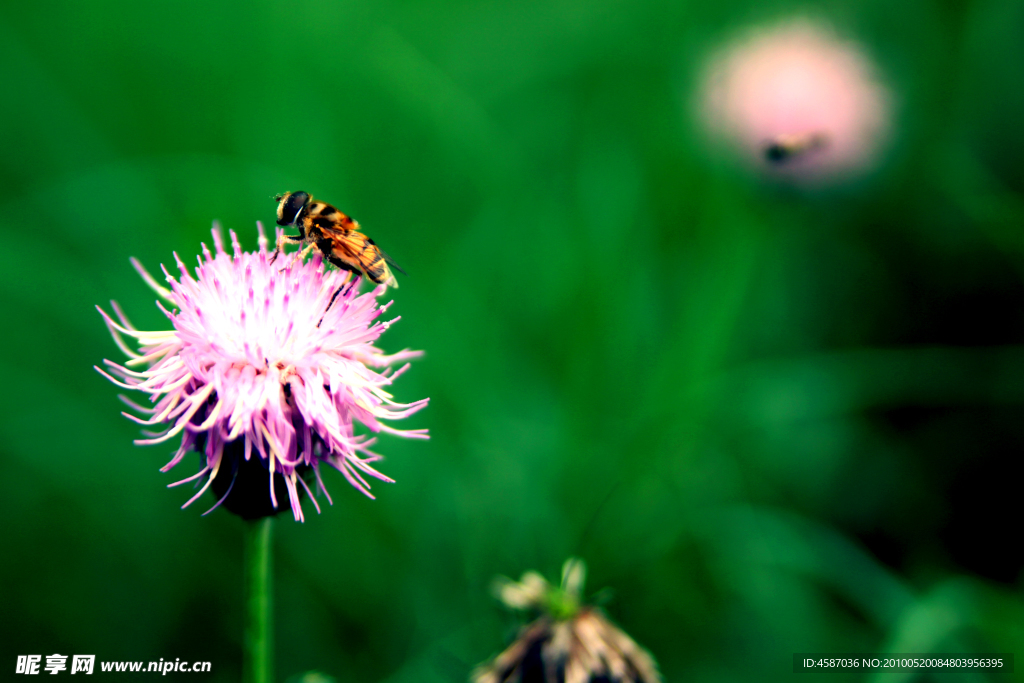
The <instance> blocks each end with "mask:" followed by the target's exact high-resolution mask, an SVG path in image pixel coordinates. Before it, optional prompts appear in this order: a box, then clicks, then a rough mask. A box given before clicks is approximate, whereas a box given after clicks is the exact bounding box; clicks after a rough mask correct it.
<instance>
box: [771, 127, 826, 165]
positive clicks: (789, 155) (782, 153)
mask: <svg viewBox="0 0 1024 683" xmlns="http://www.w3.org/2000/svg"><path fill="white" fill-rule="evenodd" d="M827 144H828V138H827V137H825V136H824V135H822V134H821V133H805V134H800V135H779V136H777V137H775V138H773V139H771V140H769V141H768V142H766V143H765V145H764V158H765V159H766V160H768V161H769V162H771V163H773V164H781V163H785V162H787V161H791V160H793V159H796V158H798V157H802V156H804V155H806V154H809V153H810V152H814V151H816V150H819V149H821V148H822V147H824V146H825V145H827Z"/></svg>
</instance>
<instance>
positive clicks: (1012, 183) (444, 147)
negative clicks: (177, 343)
mask: <svg viewBox="0 0 1024 683" xmlns="http://www.w3.org/2000/svg"><path fill="white" fill-rule="evenodd" d="M807 11H810V12H812V14H813V16H816V17H819V18H822V19H825V20H828V21H830V22H831V23H832V24H833V25H834V26H835V27H836V28H837V30H838V31H839V32H840V33H841V34H842V35H843V36H846V37H849V38H853V39H856V40H858V41H859V42H860V43H861V44H862V45H863V46H864V47H865V48H866V49H867V50H868V52H869V53H870V54H871V55H872V57H873V58H874V60H875V61H876V63H877V67H878V72H879V74H880V75H881V77H882V79H883V80H884V82H885V83H886V84H887V85H888V87H889V88H890V89H891V90H892V91H893V93H894V96H895V101H896V102H897V104H898V106H897V108H896V119H895V121H894V124H893V135H892V139H891V143H890V145H889V146H888V147H887V148H886V154H885V156H884V157H883V158H882V159H881V160H880V163H879V166H878V168H877V170H876V171H875V172H874V173H873V174H871V175H869V176H866V177H863V178H861V179H859V180H858V181H856V182H851V183H846V184H844V185H840V186H835V187H831V188H825V189H821V190H818V191H814V192H810V191H803V190H799V189H795V188H792V187H788V186H785V185H782V184H779V183H772V182H765V181H763V180H762V179H759V178H758V177H757V175H756V174H751V173H747V172H744V171H742V170H740V167H739V166H738V165H737V164H735V163H733V162H731V161H729V159H728V158H726V157H725V156H722V155H721V154H720V153H718V152H715V151H714V150H713V149H711V148H709V147H708V146H707V145H706V144H705V143H704V140H703V138H704V133H703V132H702V130H701V129H700V128H699V126H698V125H697V123H696V122H695V119H694V116H693V115H692V97H693V95H692V93H693V92H694V91H695V89H696V88H697V80H698V78H699V74H700V72H701V68H702V64H703V60H704V59H705V58H706V56H707V55H708V54H711V53H712V52H713V51H714V50H716V49H717V46H719V45H720V44H721V43H722V42H723V41H726V40H728V39H729V38H730V37H731V36H732V35H734V33H735V32H736V31H742V30H743V29H744V28H745V27H748V26H751V25H755V24H758V23H761V22H771V21H775V20H778V19H783V18H785V17H789V16H793V15H799V14H802V13H805V12H807ZM0 82H2V83H3V95H2V98H0V129H2V131H3V147H2V151H0V201H2V210H0V215H2V216H3V218H2V221H3V225H4V234H5V236H6V240H5V248H4V249H3V250H2V252H0V262H2V267H0V286H2V293H0V303H2V305H3V310H2V311H0V315H2V319H3V321H4V334H3V341H2V343H3V353H2V354H0V363H2V364H3V377H4V379H5V386H6V387H7V390H6V391H4V392H3V393H2V394H0V401H2V407H0V416H2V417H0V426H2V434H0V453H2V460H0V473H2V476H0V501H2V503H0V515H2V517H0V528H2V532H0V533H2V536H0V538H2V548H3V550H2V558H3V559H2V560H0V585H2V586H3V588H2V590H0V612H2V615H3V619H2V620H0V623H2V626H0V643H2V646H0V649H2V650H3V659H2V663H0V666H2V667H3V668H4V669H5V670H7V671H8V672H10V671H12V669H11V668H10V667H13V666H14V660H15V656H16V655H17V654H33V653H35V654H43V655H46V654H52V653H55V652H57V653H62V654H96V655H97V658H98V659H99V660H118V659H126V660H156V659H159V658H161V657H162V658H165V659H172V660H173V659H174V658H181V659H187V660H208V661H211V662H212V663H213V673H212V675H210V676H208V677H206V678H205V679H204V677H203V676H199V675H192V676H186V675H184V674H179V675H178V677H190V678H192V679H194V680H211V681H233V680H237V679H238V678H239V675H240V659H241V654H240V652H241V632H242V623H241V622H242V613H241V607H242V605H241V583H240V582H241V528H242V523H241V522H240V521H239V520H238V519H236V518H234V517H232V516H231V515H230V514H228V513H226V512H224V511H217V512H215V513H214V514H212V515H210V516H209V517H205V518H204V517H201V516H200V513H201V512H202V511H203V510H205V509H206V508H207V507H209V504H212V502H213V499H212V497H208V499H207V500H204V501H200V502H198V503H197V504H196V506H195V507H192V508H189V509H188V510H186V511H181V510H179V509H178V507H179V506H180V505H181V504H182V503H183V502H184V501H185V500H186V499H187V497H188V493H187V492H186V491H183V490H181V489H171V490H168V489H166V488H165V486H166V484H168V483H170V482H171V481H176V480H177V479H178V478H180V477H179V476H176V475H179V474H180V473H182V472H184V473H185V474H188V472H186V471H185V469H182V468H181V467H179V469H177V470H176V471H175V472H174V473H173V474H167V475H162V474H160V473H159V472H158V471H157V469H158V468H159V467H160V466H162V465H163V464H164V463H165V462H166V461H167V460H168V458H169V455H170V453H171V452H172V451H173V447H171V446H155V447H146V448H140V447H135V446H133V445H132V439H133V438H136V437H137V436H138V430H137V426H136V425H134V424H132V423H130V422H129V421H128V420H126V419H124V418H123V417H121V416H120V415H119V412H120V410H121V408H122V406H121V404H120V402H119V401H118V400H117V398H116V394H117V393H118V390H117V389H116V388H115V387H113V386H112V385H110V384H109V383H108V382H107V381H106V380H104V379H103V378H102V377H100V376H99V375H97V374H96V373H95V372H94V371H93V370H92V365H94V364H97V363H99V362H100V361H101V360H102V359H103V358H110V359H113V360H121V355H120V352H119V351H118V350H117V348H116V347H115V345H114V343H113V341H112V340H111V339H110V337H109V335H108V333H107V330H106V328H105V327H104V325H103V323H102V320H101V319H100V317H99V315H98V314H97V313H96V311H95V309H94V306H95V305H97V304H102V305H107V302H108V301H109V300H110V299H116V300H117V301H118V302H119V303H120V304H121V305H122V306H123V308H124V309H125V311H126V312H127V314H128V315H129V316H130V317H131V318H132V319H133V322H135V324H136V325H138V326H139V327H140V328H143V329H146V328H149V329H155V328H164V327H166V325H167V322H166V319H164V318H163V317H162V315H161V314H160V313H159V312H158V311H157V309H156V307H155V306H154V305H153V299H154V295H153V294H152V292H151V291H150V290H149V289H148V288H147V287H146V286H145V285H144V284H143V283H142V282H141V281H140V280H139V278H138V276H137V275H136V273H135V272H134V271H133V270H132V268H131V267H130V265H129V264H128V258H129V256H135V257H137V258H139V259H140V260H141V261H142V262H143V263H144V264H145V265H146V266H147V267H149V268H150V270H151V271H156V270H157V269H158V266H159V264H160V263H165V264H169V263H172V257H171V252H172V251H177V252H178V253H179V254H180V255H182V257H183V258H184V259H185V260H186V261H189V260H190V259H191V258H193V256H194V254H196V253H197V252H198V250H199V244H200V242H201V241H206V242H207V243H209V230H210V224H211V221H212V220H214V219H217V220H219V221H221V222H222V223H223V225H224V226H225V227H226V228H231V229H234V230H235V231H237V232H238V233H239V235H240V238H241V240H242V242H243V245H244V246H246V247H247V248H254V247H255V244H256V231H255V226H254V224H255V221H256V220H262V221H264V223H265V224H271V223H272V222H273V216H274V203H273V201H272V199H271V197H272V196H273V195H274V194H276V193H278V192H281V191H285V190H295V189H303V190H307V191H309V192H312V193H314V194H316V195H318V196H319V197H321V198H323V199H325V200H327V201H330V202H332V203H334V204H336V205H338V206H339V207H340V208H342V209H343V210H344V211H346V212H348V213H351V214H352V215H353V216H355V217H356V218H357V219H358V220H360V222H361V223H362V224H363V225H364V226H365V227H366V229H367V232H368V233H369V234H371V235H372V236H373V237H374V238H376V239H377V241H378V242H379V243H380V244H382V245H384V247H385V248H386V249H387V250H388V251H389V253H390V254H391V255H392V256H393V257H394V258H395V260H396V261H398V263H400V264H401V265H402V266H403V267H404V268H405V269H406V270H407V271H408V272H409V275H408V277H404V278H400V279H401V289H399V290H397V291H394V298H395V300H396V301H395V305H394V307H393V308H392V312H395V313H398V314H400V315H401V316H402V321H401V323H400V324H398V325H396V326H395V327H393V328H392V329H391V330H390V331H388V332H387V334H386V335H385V336H384V337H383V338H382V346H383V347H384V348H385V350H388V351H395V350H398V349H401V348H404V347H412V348H421V349H425V350H426V356H425V357H424V358H423V359H422V360H420V361H418V362H416V363H415V365H414V368H413V370H412V371H411V372H410V373H409V374H407V375H406V376H404V377H403V378H402V380H401V381H400V383H399V386H398V389H397V395H398V398H399V399H404V400H413V399H418V398H421V397H424V396H429V397H430V398H431V404H430V407H429V408H428V409H427V410H425V411H423V412H422V413H420V414H418V415H417V416H416V417H415V418H413V419H411V420H408V421H406V423H405V424H403V425H401V426H403V427H428V428H429V429H430V430H431V434H432V440H431V441H429V442H425V443H424V442H406V441H403V440H400V439H395V438H385V439H384V440H383V443H382V444H381V446H380V450H381V451H382V452H383V453H384V454H385V455H386V456H387V460H386V461H385V462H384V463H383V466H382V470H383V471H384V472H385V473H387V474H388V475H390V476H392V477H394V478H395V479H397V483H396V484H394V485H385V484H380V485H377V486H375V487H374V492H375V493H376V494H377V500H376V501H371V500H369V499H366V498H364V497H363V496H361V495H360V494H358V493H357V492H356V491H354V490H352V489H351V487H349V486H348V485H347V484H346V483H345V481H344V479H343V478H342V477H341V476H340V475H337V474H336V473H333V474H332V473H328V475H327V476H326V477H325V478H326V480H327V485H328V487H329V489H330V490H331V492H332V494H333V497H334V501H335V504H334V506H333V508H328V509H326V510H325V512H324V513H323V514H322V515H320V516H317V515H316V514H315V513H314V512H313V510H312V506H311V505H309V504H308V503H307V508H306V511H307V513H308V514H309V519H308V521H307V522H306V523H305V524H297V523H294V522H292V521H291V519H290V517H289V516H288V515H287V514H286V515H283V516H282V517H281V518H280V520H279V523H278V525H277V538H276V557H275V559H276V572H277V573H276V581H277V584H276V608H275V609H276V620H275V622H276V628H277V674H278V678H279V680H284V679H286V678H287V677H289V676H293V675H296V674H299V673H301V672H303V671H307V670H311V669H318V670H321V671H323V672H326V673H328V674H330V675H332V676H335V677H337V678H338V679H339V680H343V681H367V682H373V681H394V682H398V681H403V682H404V681H410V682H411V681H416V682H427V683H429V682H432V681H441V682H447V681H453V682H454V681H464V680H465V679H466V677H467V674H468V672H469V670H470V668H471V667H472V666H473V665H475V664H477V663H479V662H481V661H482V660H484V659H486V658H488V657H490V656H491V655H493V654H495V653H496V652H498V651H499V650H500V649H501V648H503V647H504V645H505V644H506V643H507V642H508V638H509V637H511V635H512V634H514V632H515V627H516V624H517V622H516V620H515V618H514V617H513V616H512V615H509V614H507V613H505V612H504V611H503V610H502V609H501V608H500V606H499V605H498V604H497V603H496V601H495V600H494V599H493V598H492V597H491V596H490V594H489V589H488V587H489V583H490V581H491V579H492V577H493V576H494V575H496V574H506V575H510V576H515V577H518V576H519V575H520V574H521V573H522V572H523V571H524V570H526V569H531V568H533V569H538V570H540V571H542V572H544V573H546V574H548V575H549V576H551V577H555V575H556V573H557V571H558V569H559V567H560V566H561V563H562V561H563V560H564V559H565V558H566V557H568V556H569V555H572V554H578V555H580V556H582V557H583V558H585V559H586V560H587V562H588V566H589V570H590V574H589V581H588V592H592V591H595V590H597V589H599V588H602V587H604V586H610V587H612V588H614V590H615V597H614V599H613V600H612V601H611V602H610V603H609V604H608V606H607V610H608V612H609V614H610V615H611V616H612V618H613V619H614V620H615V621H616V622H617V623H618V624H620V625H621V626H622V627H623V628H624V629H625V630H627V631H628V632H629V633H630V634H632V635H633V636H634V637H635V638H636V640H637V641H639V642H640V643H641V644H643V645H644V646H646V647H647V648H648V649H650V650H651V651H652V653H653V654H654V655H655V656H656V658H657V659H658V661H659V662H660V664H661V667H662V670H663V672H664V674H665V677H666V679H667V680H668V681H715V682H717V681H750V680H764V681H774V680H790V678H791V677H792V676H794V674H793V673H792V655H793V653H794V652H885V651H891V652H1017V653H1024V648H1021V647H1020V645H1021V644H1024V602H1022V599H1021V568H1022V566H1024V551H1022V549H1021V539H1020V532H1019V520H1020V499H1021V497H1020V491H1021V476H1020V475H1021V468H1020V465H1019V462H1020V453H1021V450H1022V448H1024V420H1022V419H1021V415H1022V412H1024V286H1022V274H1024V194H1022V193H1024V173H1022V171H1021V169H1022V160H1024V126H1021V121H1024V3H1021V2H1018V1H1015V0H993V1H992V2H968V1H962V0H948V1H945V2H925V1H923V0H901V1H900V2H882V1H880V0H879V1H870V2H843V1H838V0H837V1H835V2H828V3H824V4H820V5H815V6H808V5H802V4H790V3H786V2H770V3H763V2H754V1H753V0H746V1H744V0H736V1H731V0H730V1H725V2H720V3H705V2H695V1H690V2H685V1H679V0H676V1H673V2H657V1H654V0H650V1H645V2H625V1H623V0H592V1H591V2H581V1H579V0H545V1H535V0H527V1H524V2H507V1H500V0H464V1H460V2H431V1H429V0H407V1H402V2H373V1H371V0H351V1H349V2H327V1H324V0H302V1H299V2H284V1H282V0H261V1H259V2H254V3H241V2H224V1H222V0H207V1H205V2H196V1H195V0H179V1H177V2H168V1H166V0H154V1H149V2H127V1H124V2H90V3H86V2H57V1H52V2H51V1H46V0H43V1H42V2H38V3H15V2H4V3H3V4H2V6H0ZM389 293H390V292H389ZM189 466H190V465H189ZM182 467H187V466H182ZM182 476H184V475H182ZM64 675H67V673H65V674H64ZM97 675H99V674H97ZM4 677H5V678H6V674H5V676H4ZM101 677H102V676H101ZM819 678H820V680H827V681H842V680H864V679H869V678H870V677H867V676H864V675H850V676H844V675H842V674H827V675H821V676H820V677H819V676H817V675H809V676H807V677H806V680H818V679H819ZM890 678H891V680H897V677H890ZM913 678H914V677H913V676H911V675H905V676H903V677H902V678H899V680H910V679H913ZM953 679H954V678H953V677H948V676H947V677H945V678H943V677H941V676H935V677H932V678H923V677H919V678H917V679H916V680H953ZM955 680H957V681H972V680H987V678H985V677H983V676H980V675H979V676H976V677H974V678H972V677H971V676H970V675H964V674H959V675H957V676H956V677H955Z"/></svg>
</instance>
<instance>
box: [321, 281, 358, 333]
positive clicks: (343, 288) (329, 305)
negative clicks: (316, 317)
mask: <svg viewBox="0 0 1024 683" xmlns="http://www.w3.org/2000/svg"><path fill="white" fill-rule="evenodd" d="M353 282H354V280H349V281H348V282H345V283H343V284H342V285H341V287H338V288H337V289H336V290H334V295H333V296H332V297H331V300H330V301H329V302H328V303H327V308H325V309H324V314H323V315H322V316H320V322H318V323H317V324H316V326H317V327H320V323H322V322H323V321H324V318H326V317H327V311H329V310H331V306H333V305H334V300H335V299H337V298H338V295H339V294H341V293H342V292H343V291H345V289H346V288H347V287H351V286H352V283H353Z"/></svg>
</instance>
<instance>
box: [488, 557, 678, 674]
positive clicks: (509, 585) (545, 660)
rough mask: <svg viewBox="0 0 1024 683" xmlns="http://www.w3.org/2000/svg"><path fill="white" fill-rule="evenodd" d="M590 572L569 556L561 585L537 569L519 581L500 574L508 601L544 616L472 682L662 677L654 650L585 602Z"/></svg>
mask: <svg viewBox="0 0 1024 683" xmlns="http://www.w3.org/2000/svg"><path fill="white" fill-rule="evenodd" d="M585 577H586V567H585V565H584V564H583V561H582V560H579V559H576V558H569V559H568V560H566V561H565V564H564V565H563V566H562V582H561V584H560V585H559V586H552V585H550V584H549V583H548V582H547V580H545V579H544V577H543V576H541V575H540V574H538V573H537V572H532V571H530V572H526V573H525V574H523V578H522V579H521V580H520V581H518V582H516V581H512V580H511V579H507V578H505V577H500V578H498V579H497V580H496V581H495V593H496V594H497V596H498V598H499V599H500V600H501V601H502V602H504V603H505V605H507V606H508V607H511V608H513V609H529V610H535V611H539V612H540V613H541V616H540V617H539V618H537V619H536V620H535V621H533V622H531V623H530V624H528V625H527V626H525V627H523V629H522V630H520V632H519V635H518V637H516V639H515V641H514V642H513V643H512V644H511V645H510V646H509V647H508V648H507V649H506V650H505V651H504V652H502V653H501V654H499V655H498V656H497V657H495V658H494V659H493V660H491V661H490V662H488V663H487V664H484V665H482V666H480V667H478V668H477V669H476V670H475V671H474V672H473V674H472V677H471V680H472V683H512V682H516V683H597V682H598V681H602V682H607V683H660V682H661V675H660V674H659V673H658V666H657V664H656V663H655V662H654V659H653V658H652V657H651V655H650V654H648V652H647V651H646V650H644V649H643V648H642V647H640V646H639V645H637V644H636V642H634V641H633V639H632V638H630V637H629V636H628V635H626V633H625V632H623V631H622V630H621V629H619V628H617V627H616V626H615V625H614V624H612V623H611V621H609V620H608V617H606V616H605V615H604V613H603V612H601V610H600V609H599V608H597V607H591V606H587V605H583V604H582V603H581V593H582V591H583V583H584V580H585Z"/></svg>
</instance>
